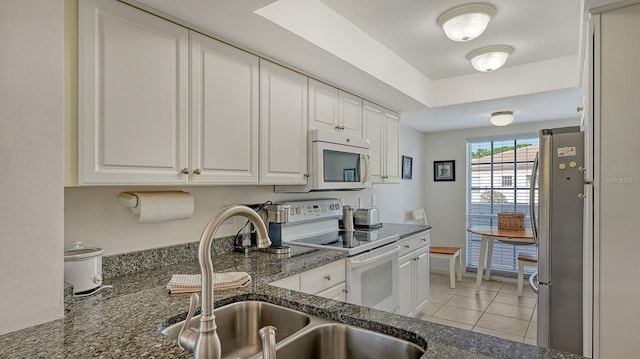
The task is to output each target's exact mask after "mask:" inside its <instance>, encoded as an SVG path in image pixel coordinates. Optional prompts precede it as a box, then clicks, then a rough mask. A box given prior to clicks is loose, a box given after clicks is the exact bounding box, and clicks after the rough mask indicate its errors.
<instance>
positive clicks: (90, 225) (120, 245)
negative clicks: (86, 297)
mask: <svg viewBox="0 0 640 359" xmlns="http://www.w3.org/2000/svg"><path fill="white" fill-rule="evenodd" d="M422 141H423V139H422V134H421V133H420V132H417V131H414V130H411V129H409V128H405V127H403V126H401V143H402V144H401V154H407V155H412V156H413V160H414V172H413V175H414V176H413V177H414V179H413V180H403V181H402V183H401V184H389V185H375V186H374V188H373V189H371V190H363V191H345V192H320V193H297V194H290V193H287V194H284V193H274V192H273V186H236V187H232V186H222V187H214V186H184V187H140V186H138V187H68V188H65V190H64V194H65V208H64V221H65V240H64V242H65V247H69V246H70V245H71V243H72V242H74V241H82V242H83V243H84V245H85V246H88V247H99V248H103V249H104V251H105V254H106V255H109V254H118V253H126V252H132V251H137V250H143V249H149V248H157V247H163V246H168V245H172V244H179V243H187V242H194V241H198V240H199V239H200V235H201V234H202V230H203V229H204V227H205V225H206V224H207V222H208V221H209V220H210V219H211V217H213V216H214V215H215V214H217V213H218V212H219V211H220V209H221V208H222V207H224V206H227V205H229V204H238V203H241V204H252V203H262V202H265V201H267V200H271V201H274V202H276V201H282V200H299V199H309V198H335V197H337V198H344V199H345V201H346V204H350V205H353V206H357V205H358V202H359V199H360V200H361V202H362V205H363V207H369V206H370V204H371V193H375V194H376V196H377V199H378V200H377V207H378V208H379V211H380V216H381V218H382V220H383V221H387V222H397V223H404V219H405V213H406V212H407V211H408V210H409V209H412V208H415V207H421V206H422V205H423V204H422V198H423V196H422V189H423V188H424V186H422V183H423V182H422V179H423V178H424V175H423V172H424V171H423V169H422V166H421V163H422V162H423V161H422V155H421V154H422V153H424V151H422V148H423V143H422ZM138 190H139V191H155V190H183V191H187V192H190V193H191V194H192V195H193V197H194V203H195V204H194V206H195V207H194V214H193V216H192V217H191V218H190V219H186V220H180V221H171V222H165V223H138V222H137V216H136V215H134V214H133V213H131V211H130V210H129V209H127V208H123V207H120V206H119V205H118V203H117V197H118V194H119V193H120V192H123V191H138ZM243 223H244V219H242V218H240V217H237V218H235V219H234V223H233V224H229V225H223V226H222V227H221V228H220V230H219V233H217V234H216V236H217V237H218V236H220V237H221V236H227V235H233V234H235V233H236V232H237V230H238V229H239V228H240V227H241V225H242V224H243Z"/></svg>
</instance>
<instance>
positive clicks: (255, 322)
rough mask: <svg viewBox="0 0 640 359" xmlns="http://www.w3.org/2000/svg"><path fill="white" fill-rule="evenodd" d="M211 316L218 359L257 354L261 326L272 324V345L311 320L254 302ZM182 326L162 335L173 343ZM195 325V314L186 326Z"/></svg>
mask: <svg viewBox="0 0 640 359" xmlns="http://www.w3.org/2000/svg"><path fill="white" fill-rule="evenodd" d="M213 313H214V315H215V316H216V324H217V325H218V330H217V331H218V336H219V337H220V345H221V347H222V358H248V357H250V356H252V355H254V354H257V353H259V352H261V351H262V341H261V340H260V336H259V335H258V331H259V330H260V328H262V327H264V326H267V325H273V326H275V327H276V328H277V329H278V331H277V333H276V342H277V343H279V342H281V341H282V340H284V339H285V338H287V337H289V336H290V335H292V334H293V333H296V332H298V331H300V330H301V329H302V328H304V327H305V326H307V325H308V324H309V323H310V321H311V319H310V316H309V315H307V314H304V313H301V312H298V311H295V310H292V309H288V308H284V307H280V306H277V305H273V304H269V303H265V302H257V301H245V302H237V303H232V304H229V305H225V306H223V307H220V308H216V309H215V310H214V311H213ZM183 323H184V321H182V322H180V323H176V324H174V325H172V326H170V327H167V328H165V329H164V330H162V334H164V335H166V336H168V337H170V338H173V339H176V341H177V339H178V333H179V332H180V328H181V327H182V324H183ZM199 323H200V316H199V315H198V316H195V317H193V318H192V319H191V322H190V323H189V326H190V327H194V328H197V327H198V326H199Z"/></svg>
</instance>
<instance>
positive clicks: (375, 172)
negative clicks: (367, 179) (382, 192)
mask: <svg viewBox="0 0 640 359" xmlns="http://www.w3.org/2000/svg"><path fill="white" fill-rule="evenodd" d="M362 122H363V126H364V137H365V138H367V139H368V140H369V145H370V146H371V183H383V175H384V172H383V170H384V160H385V159H384V113H383V108H382V107H381V106H378V105H376V104H373V103H371V102H368V101H364V103H363V108H362Z"/></svg>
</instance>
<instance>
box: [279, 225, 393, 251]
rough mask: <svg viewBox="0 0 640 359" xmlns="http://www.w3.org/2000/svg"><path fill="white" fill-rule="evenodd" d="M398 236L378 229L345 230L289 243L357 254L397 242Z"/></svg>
mask: <svg viewBox="0 0 640 359" xmlns="http://www.w3.org/2000/svg"><path fill="white" fill-rule="evenodd" d="M396 240H397V236H384V235H380V233H379V232H378V231H377V230H368V231H358V230H356V231H355V232H345V231H336V232H329V233H323V234H318V235H314V236H310V237H303V238H299V239H295V240H291V241H286V240H285V242H287V243H290V244H294V245H300V246H306V247H315V248H325V249H334V250H342V251H348V252H349V254H355V253H356V252H357V253H360V252H363V251H366V250H369V249H373V248H377V247H380V246H383V245H385V244H387V243H391V242H395V241H396Z"/></svg>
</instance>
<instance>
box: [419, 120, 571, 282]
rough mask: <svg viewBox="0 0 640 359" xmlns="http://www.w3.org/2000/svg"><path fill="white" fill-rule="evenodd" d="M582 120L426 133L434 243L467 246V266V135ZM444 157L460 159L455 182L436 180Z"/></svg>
mask: <svg viewBox="0 0 640 359" xmlns="http://www.w3.org/2000/svg"><path fill="white" fill-rule="evenodd" d="M487 121H488V119H487ZM579 124H580V120H579V119H571V120H556V121H545V122H534V123H525V124H514V125H509V126H505V127H482V128H474V129H466V130H456V131H445V132H434V133H425V134H424V143H425V156H424V161H425V162H424V166H425V170H426V174H425V176H426V178H425V193H426V197H425V198H426V206H425V212H426V215H427V218H428V220H429V224H431V225H432V226H433V228H432V229H431V244H432V245H445V246H456V247H461V248H463V261H464V262H463V266H466V250H465V249H464V248H465V247H466V243H465V238H466V183H467V174H466V151H467V145H466V143H467V138H473V137H485V136H494V135H507V134H518V133H536V132H538V130H540V129H542V128H555V127H564V126H577V125H579ZM442 160H455V161H456V167H455V176H456V180H455V181H454V182H434V181H433V161H442ZM431 266H432V269H433V270H435V271H448V270H449V269H448V262H446V260H438V259H434V260H433V261H432V264H431Z"/></svg>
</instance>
